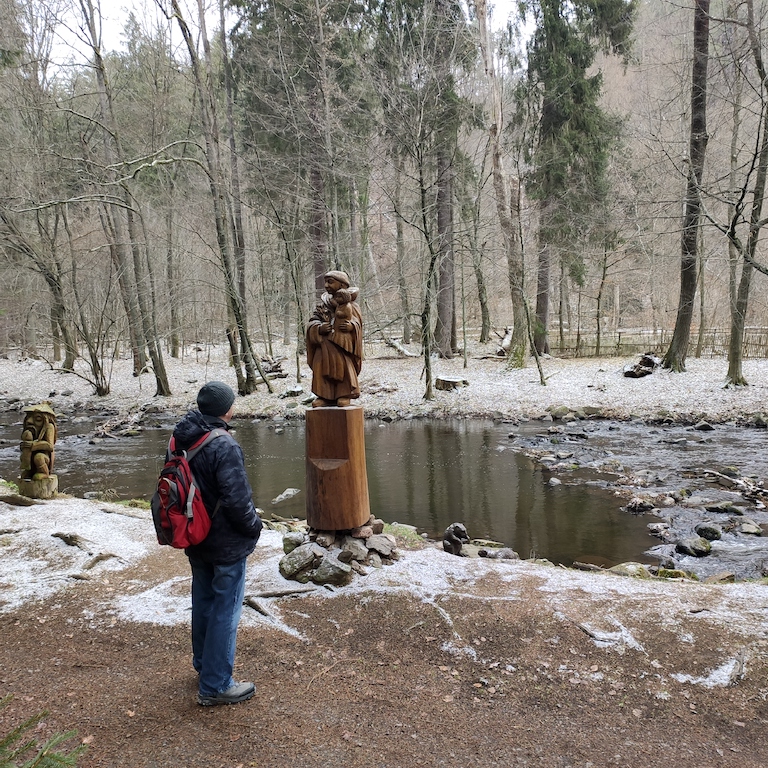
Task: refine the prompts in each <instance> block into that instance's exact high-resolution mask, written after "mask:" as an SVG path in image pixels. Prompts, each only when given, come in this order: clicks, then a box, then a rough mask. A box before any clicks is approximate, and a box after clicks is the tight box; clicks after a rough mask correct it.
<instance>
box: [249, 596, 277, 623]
mask: <svg viewBox="0 0 768 768" xmlns="http://www.w3.org/2000/svg"><path fill="white" fill-rule="evenodd" d="M243 602H244V603H245V605H247V606H248V607H249V608H253V610H254V611H256V613H260V614H261V615H262V616H266V618H268V619H271V620H272V621H274V620H275V617H274V616H273V615H272V614H271V613H270V612H269V611H268V610H267V609H266V608H265V607H264V606H263V605H262V604H261V603H260V602H259V601H258V600H257V599H256V598H255V597H252V596H250V595H248V596H247V597H246V598H245V600H244V601H243Z"/></svg>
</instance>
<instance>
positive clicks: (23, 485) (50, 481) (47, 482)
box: [19, 475, 59, 499]
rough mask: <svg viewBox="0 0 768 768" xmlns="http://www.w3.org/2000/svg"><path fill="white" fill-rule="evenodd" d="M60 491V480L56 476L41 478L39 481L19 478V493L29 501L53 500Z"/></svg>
mask: <svg viewBox="0 0 768 768" xmlns="http://www.w3.org/2000/svg"><path fill="white" fill-rule="evenodd" d="M58 490H59V478H58V477H57V476H56V475H49V476H48V477H41V478H40V479H39V480H34V479H32V480H30V479H29V478H26V477H22V478H19V493H20V494H21V495H22V496H26V497H27V498H28V499H52V498H54V497H55V496H56V492H57V491H58Z"/></svg>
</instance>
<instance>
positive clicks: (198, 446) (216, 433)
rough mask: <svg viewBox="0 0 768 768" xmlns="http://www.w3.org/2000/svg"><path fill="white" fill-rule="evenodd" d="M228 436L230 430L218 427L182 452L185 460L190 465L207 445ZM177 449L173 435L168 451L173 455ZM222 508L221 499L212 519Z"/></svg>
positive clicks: (212, 513)
mask: <svg viewBox="0 0 768 768" xmlns="http://www.w3.org/2000/svg"><path fill="white" fill-rule="evenodd" d="M226 435H229V431H228V430H226V429H223V428H222V427H216V429H212V430H211V431H210V432H206V433H205V434H204V435H203V436H202V437H201V438H200V439H199V440H197V441H196V442H194V443H192V445H190V446H189V448H188V449H187V450H186V451H181V453H183V454H184V458H186V460H187V463H189V462H190V461H192V459H193V458H194V457H195V456H197V454H198V453H199V452H200V451H201V450H202V449H203V448H204V447H205V446H206V445H208V443H210V442H212V441H213V440H215V439H216V438H217V437H224V436H226ZM230 437H231V435H230ZM175 449H176V440H175V439H174V437H173V435H171V439H170V440H169V441H168V451H169V453H171V455H173V454H174V453H175V452H176V450H175ZM190 469H191V467H190ZM190 503H191V502H190ZM220 506H221V499H219V500H218V501H217V502H216V506H215V507H214V509H213V512H211V518H213V516H214V515H215V514H216V513H217V512H218V511H219V507H220Z"/></svg>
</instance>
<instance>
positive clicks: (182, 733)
mask: <svg viewBox="0 0 768 768" xmlns="http://www.w3.org/2000/svg"><path fill="white" fill-rule="evenodd" d="M409 556H410V555H406V560H407V559H408V557H409ZM445 557H446V558H449V560H450V556H447V555H446V556H445ZM453 560H458V558H455V559H453ZM446 562H448V561H446ZM475 562H476V563H477V561H475ZM449 565H451V566H452V565H453V561H452V560H451V562H450V563H449ZM397 567H398V566H397V565H396V566H392V568H395V569H396V568H397ZM480 567H482V568H483V569H485V570H483V571H475V572H468V573H467V577H466V579H464V580H461V579H459V578H456V577H454V582H455V583H454V589H452V590H451V592H450V593H449V592H445V593H444V594H441V595H432V596H430V597H427V598H426V599H425V598H423V597H422V598H421V599H420V598H419V597H418V596H417V595H414V594H409V593H408V592H405V591H403V590H402V589H400V588H398V587H397V585H396V583H395V582H396V581H397V580H396V579H395V578H394V577H393V589H392V590H391V592H389V593H387V592H386V591H382V590H380V589H377V590H375V591H371V592H369V593H367V592H360V591H356V592H355V593H353V594H349V595H345V594H344V593H343V591H342V592H341V593H339V594H337V595H336V596H333V597H328V596H320V597H318V596H300V597H294V598H290V599H287V598H286V599H281V600H270V601H266V604H267V605H268V608H269V611H270V612H271V613H273V615H275V616H276V617H277V618H278V619H279V621H276V622H270V621H269V620H268V619H264V618H263V617H256V618H254V617H253V616H252V615H251V616H248V617H247V620H246V621H244V626H243V627H242V628H241V634H240V639H239V648H238V665H239V666H238V670H237V672H238V673H239V676H240V677H242V678H243V679H252V680H254V681H255V682H256V685H257V695H256V697H255V698H254V699H252V700H251V701H249V702H247V703H244V704H241V705H238V706H234V707H217V708H212V709H204V708H202V707H199V706H197V705H196V703H195V692H196V678H195V675H194V673H193V671H192V668H191V664H190V663H189V660H190V654H189V640H188V629H187V627H186V626H184V625H178V624H177V625H173V626H159V625H156V624H149V623H135V622H129V621H125V620H122V619H120V618H119V613H118V612H117V610H116V606H117V604H118V602H119V599H120V597H121V596H122V595H125V594H136V593H137V592H138V593H140V592H142V590H146V589H148V588H151V587H152V586H155V585H159V584H162V583H167V582H168V580H169V579H173V578H176V579H179V587H178V588H179V589H184V588H185V586H184V585H185V582H184V578H185V577H186V571H185V563H184V562H183V557H168V553H167V552H165V551H162V552H158V553H156V554H153V555H151V556H150V557H148V558H145V559H143V560H142V561H141V562H139V563H138V564H137V565H136V566H135V567H132V568H130V569H128V570H126V571H123V572H119V573H111V574H109V575H108V577H106V576H105V577H104V578H101V579H94V580H93V581H89V582H79V583H74V584H73V585H72V586H71V587H69V588H68V589H67V590H66V591H64V592H59V593H58V594H56V595H54V596H53V597H51V598H49V599H47V600H45V601H42V602H40V603H34V604H27V605H25V606H24V607H22V608H21V609H19V610H16V611H14V612H10V613H4V614H1V615H0V636H2V638H3V642H2V644H1V645H0V694H2V695H5V694H8V693H12V694H13V695H14V700H13V703H12V704H11V705H10V707H7V708H6V709H4V710H1V711H0V733H5V732H6V731H7V730H8V729H9V727H10V725H11V724H15V723H18V722H19V720H20V719H21V718H23V717H25V716H27V715H30V714H33V713H36V712H39V711H40V710H42V709H47V710H48V711H49V713H50V714H49V715H48V716H47V717H46V718H45V720H44V721H43V725H42V726H41V727H40V728H39V732H38V733H37V734H36V735H37V736H38V737H39V738H43V737H45V736H46V735H48V734H50V733H51V732H56V731H62V730H67V729H70V728H76V729H77V731H78V734H79V738H80V739H82V740H84V741H86V743H88V745H89V748H88V752H87V755H86V757H85V758H84V759H83V760H82V762H81V765H83V766H86V767H95V766H105V767H106V766H108V767H109V768H118V767H119V766H126V768H127V767H128V766H130V768H138V767H140V766H146V767H147V768H149V767H150V766H171V765H174V766H187V767H188V768H197V767H198V766H199V767H200V768H214V767H216V766H227V768H236V766H242V767H243V768H245V767H246V766H286V765H291V766H295V767H296V768H303V767H304V766H307V767H309V766H313V767H314V766H321V765H329V764H330V765H333V764H338V765H353V764H354V765H365V766H386V767H387V768H394V767H395V766H406V765H423V766H456V768H458V767H460V766H483V767H486V766H512V765H514V766H541V767H542V768H544V767H546V768H551V767H552V766H583V767H586V766H594V767H595V768H600V767H601V766H627V767H628V768H629V767H630V766H631V768H642V767H643V766H655V765H658V764H659V763H660V762H663V763H665V764H669V765H674V766H675V768H701V767H702V766H734V768H736V767H738V768H753V767H754V768H758V766H764V765H765V755H766V754H767V753H768V730H767V729H766V728H765V725H766V720H767V719H768V706H767V705H766V702H765V698H766V689H765V679H766V673H767V672H768V654H766V646H768V641H766V639H765V637H766V635H765V632H764V631H761V630H760V627H761V626H762V625H761V618H760V617H761V616H763V615H764V613H765V611H766V610H768V601H766V600H765V599H764V598H762V597H761V596H760V592H759V591H758V590H759V588H758V587H754V588H753V589H752V590H751V591H750V590H749V589H747V591H746V592H744V589H745V587H744V586H742V587H740V588H738V591H731V590H736V589H737V585H731V586H730V587H723V586H704V585H687V584H666V585H655V584H654V585H650V586H648V587H643V588H642V589H639V591H638V589H636V587H635V585H634V584H633V583H632V582H633V580H628V579H623V578H621V577H615V576H606V575H594V574H580V573H569V572H566V571H563V570H562V569H552V568H545V567H543V566H534V565H530V564H523V563H517V564H508V565H504V566H503V568H502V570H500V571H494V569H493V568H491V567H490V565H489V564H488V563H484V564H482V566H481V565H480V564H478V565H477V568H480ZM392 573H393V574H394V573H395V571H393V572H392ZM630 585H631V587H630ZM657 587H658V589H657ZM730 613H732V614H733V615H740V616H742V617H746V616H747V615H748V614H750V613H751V614H754V616H753V620H752V623H751V625H750V628H747V629H745V628H744V626H742V623H741V622H739V621H737V622H734V623H733V625H732V626H728V623H729V622H728V616H729V614H730ZM285 628H290V632H288V631H285ZM734 660H736V661H737V663H736V664H735V665H734V664H730V666H729V661H734ZM739 664H742V665H743V666H739ZM674 675H687V676H688V680H689V681H686V678H684V677H680V678H679V679H676V678H675V677H674ZM723 676H725V677H726V678H728V679H730V681H731V684H725V685H724V684H722V683H723V682H724V677H723ZM691 681H692V682H691ZM725 682H727V680H725Z"/></svg>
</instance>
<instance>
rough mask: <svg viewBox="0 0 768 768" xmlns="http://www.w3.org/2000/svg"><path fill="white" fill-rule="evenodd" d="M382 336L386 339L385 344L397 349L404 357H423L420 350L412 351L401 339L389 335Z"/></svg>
mask: <svg viewBox="0 0 768 768" xmlns="http://www.w3.org/2000/svg"><path fill="white" fill-rule="evenodd" d="M382 338H383V339H384V344H385V345H386V346H388V347H391V348H392V349H396V350H397V351H398V352H399V353H400V354H401V355H402V356H403V357H421V355H420V354H419V353H418V352H411V351H410V350H408V349H406V348H405V347H404V346H403V345H402V344H401V343H400V342H399V341H395V340H394V339H391V338H389V337H388V336H383V337H382Z"/></svg>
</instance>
